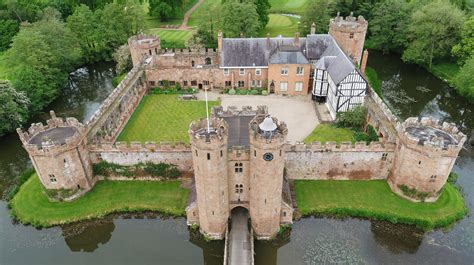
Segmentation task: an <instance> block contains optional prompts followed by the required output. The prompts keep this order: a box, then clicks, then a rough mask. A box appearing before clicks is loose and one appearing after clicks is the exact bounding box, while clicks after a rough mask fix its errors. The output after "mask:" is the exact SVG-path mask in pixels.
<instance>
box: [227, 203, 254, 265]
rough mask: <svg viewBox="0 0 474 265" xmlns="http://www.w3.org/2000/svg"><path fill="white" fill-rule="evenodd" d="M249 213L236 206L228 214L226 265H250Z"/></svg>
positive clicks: (251, 251)
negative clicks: (227, 253)
mask: <svg viewBox="0 0 474 265" xmlns="http://www.w3.org/2000/svg"><path fill="white" fill-rule="evenodd" d="M249 220H250V219H249V211H248V210H247V209H245V208H244V207H242V206H237V207H235V208H234V209H232V211H231V212H230V222H229V238H228V240H229V255H227V263H226V264H229V265H231V264H252V260H253V259H252V258H253V257H252V255H253V254H252V253H253V250H252V248H253V247H252V242H251V240H252V236H251V234H250V222H249Z"/></svg>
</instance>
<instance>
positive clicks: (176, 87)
mask: <svg viewBox="0 0 474 265" xmlns="http://www.w3.org/2000/svg"><path fill="white" fill-rule="evenodd" d="M174 89H175V90H176V91H180V90H181V89H182V87H181V85H180V84H179V83H176V85H174Z"/></svg>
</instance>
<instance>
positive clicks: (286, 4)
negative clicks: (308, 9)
mask: <svg viewBox="0 0 474 265" xmlns="http://www.w3.org/2000/svg"><path fill="white" fill-rule="evenodd" d="M269 2H270V5H271V6H272V7H271V8H270V12H272V13H296V14H299V15H301V14H303V13H304V11H305V6H306V2H308V0H270V1H269Z"/></svg>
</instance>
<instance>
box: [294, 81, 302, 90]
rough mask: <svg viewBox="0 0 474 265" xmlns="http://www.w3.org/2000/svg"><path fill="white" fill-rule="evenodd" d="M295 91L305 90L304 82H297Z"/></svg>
mask: <svg viewBox="0 0 474 265" xmlns="http://www.w3.org/2000/svg"><path fill="white" fill-rule="evenodd" d="M295 91H303V82H296V83H295Z"/></svg>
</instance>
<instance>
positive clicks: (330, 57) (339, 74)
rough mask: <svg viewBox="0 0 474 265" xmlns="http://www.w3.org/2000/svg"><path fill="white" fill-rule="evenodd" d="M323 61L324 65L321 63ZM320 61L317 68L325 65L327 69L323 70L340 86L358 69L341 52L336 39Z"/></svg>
mask: <svg viewBox="0 0 474 265" xmlns="http://www.w3.org/2000/svg"><path fill="white" fill-rule="evenodd" d="M321 60H323V61H322V63H319V61H321ZM319 61H318V62H317V63H316V65H317V66H316V67H317V68H319V67H318V66H321V65H322V64H324V67H325V68H323V69H325V70H326V71H328V73H329V75H330V76H331V79H332V81H334V83H335V84H339V83H340V82H341V81H342V80H344V78H346V76H348V75H349V74H350V73H351V72H352V71H354V69H356V67H355V65H354V64H353V63H352V61H351V60H350V59H349V57H347V55H346V54H345V53H344V52H343V51H342V50H341V48H340V47H339V46H338V45H337V43H336V41H335V40H334V39H332V41H331V43H330V45H329V46H328V48H327V49H326V50H325V51H324V53H323V54H322V55H321V59H319Z"/></svg>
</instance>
